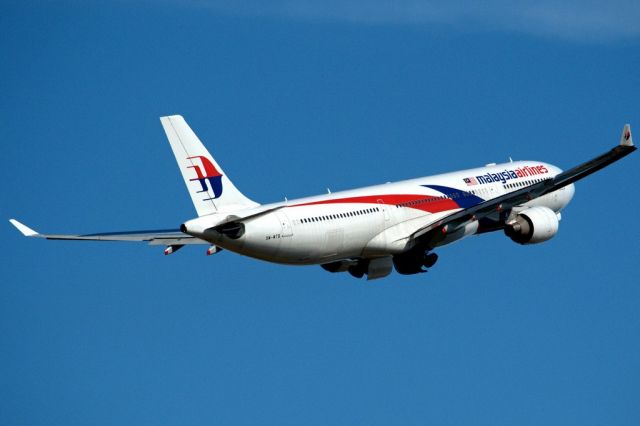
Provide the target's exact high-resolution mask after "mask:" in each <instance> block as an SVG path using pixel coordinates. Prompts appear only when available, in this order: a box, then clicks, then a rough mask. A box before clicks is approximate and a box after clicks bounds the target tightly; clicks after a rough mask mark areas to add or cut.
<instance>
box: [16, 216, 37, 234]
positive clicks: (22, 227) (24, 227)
mask: <svg viewBox="0 0 640 426" xmlns="http://www.w3.org/2000/svg"><path fill="white" fill-rule="evenodd" d="M9 222H11V224H12V225H13V226H15V227H16V228H17V229H18V231H20V232H21V233H22V235H24V236H25V237H37V236H39V235H40V234H38V233H37V232H36V231H34V230H33V229H31V228H29V227H28V226H27V225H25V224H23V223H20V222H18V221H17V220H15V219H9Z"/></svg>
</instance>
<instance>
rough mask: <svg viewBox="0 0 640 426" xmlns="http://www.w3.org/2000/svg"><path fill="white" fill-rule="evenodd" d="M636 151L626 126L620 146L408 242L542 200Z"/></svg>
mask: <svg viewBox="0 0 640 426" xmlns="http://www.w3.org/2000/svg"><path fill="white" fill-rule="evenodd" d="M636 149H637V148H636V147H635V146H634V145H633V139H632V137H631V128H630V127H629V125H628V124H627V125H625V126H624V128H623V130H622V137H621V138H620V144H619V145H618V146H616V147H615V148H613V149H611V150H609V151H607V152H605V153H604V154H602V155H599V156H597V157H596V158H594V159H592V160H589V161H587V162H585V163H582V164H580V165H578V166H576V167H573V168H571V169H569V170H566V171H564V172H562V173H560V174H558V175H556V176H555V177H553V178H550V179H547V180H544V181H542V182H538V183H535V184H532V185H530V186H528V187H526V188H522V189H519V190H517V191H513V192H511V193H508V194H505V195H502V196H500V197H497V198H494V199H491V200H488V201H485V202H484V203H480V204H477V205H475V206H473V207H470V208H467V209H464V210H459V211H457V212H456V213H453V214H451V215H449V216H445V217H443V218H442V219H440V220H438V221H436V222H434V223H431V224H429V225H427V226H425V227H422V228H420V229H418V230H417V231H415V232H414V233H413V234H411V236H410V239H413V240H415V241H417V242H418V244H420V243H427V244H428V242H430V241H431V239H432V238H430V237H433V235H431V234H430V233H432V232H433V231H434V230H440V231H441V233H443V234H445V233H451V232H453V231H455V230H457V229H459V228H460V227H462V226H464V225H466V224H467V223H469V222H471V221H474V220H480V219H483V218H485V217H489V216H491V215H495V214H496V213H500V212H503V211H509V210H511V209H512V208H514V207H516V206H519V205H522V204H524V203H526V202H527V201H531V200H533V199H534V198H538V197H541V196H543V195H545V194H548V193H550V192H553V191H556V190H558V189H560V188H562V187H565V186H567V185H570V184H572V183H573V182H576V181H578V180H580V179H583V178H585V177H587V176H589V175H590V174H592V173H595V172H597V171H598V170H600V169H603V168H604V167H606V166H608V165H610V164H612V163H614V162H616V161H618V160H620V159H621V158H623V157H625V156H627V155H629V154H631V153H632V152H633V151H635V150H636ZM428 234H429V235H428Z"/></svg>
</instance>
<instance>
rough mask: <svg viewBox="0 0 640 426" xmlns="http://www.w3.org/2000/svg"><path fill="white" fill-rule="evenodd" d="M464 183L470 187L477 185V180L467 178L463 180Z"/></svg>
mask: <svg viewBox="0 0 640 426" xmlns="http://www.w3.org/2000/svg"><path fill="white" fill-rule="evenodd" d="M463 180H464V183H466V184H467V186H472V185H477V184H478V180H477V179H476V178H474V177H468V178H464V179H463Z"/></svg>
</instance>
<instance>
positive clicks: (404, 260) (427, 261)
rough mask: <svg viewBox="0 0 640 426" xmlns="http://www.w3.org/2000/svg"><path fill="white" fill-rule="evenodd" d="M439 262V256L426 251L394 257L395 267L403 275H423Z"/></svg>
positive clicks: (411, 252) (414, 251) (415, 251)
mask: <svg viewBox="0 0 640 426" xmlns="http://www.w3.org/2000/svg"><path fill="white" fill-rule="evenodd" d="M437 261H438V255H437V254H435V253H428V252H426V251H424V250H412V251H410V252H407V253H403V254H399V255H396V256H393V266H394V267H395V268H396V271H397V272H398V273H399V274H402V275H412V274H421V273H423V272H427V270H426V269H424V268H431V267H432V266H433V265H435V264H436V262H437Z"/></svg>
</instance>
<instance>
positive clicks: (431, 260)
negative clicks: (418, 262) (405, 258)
mask: <svg viewBox="0 0 640 426" xmlns="http://www.w3.org/2000/svg"><path fill="white" fill-rule="evenodd" d="M437 261H438V255H437V254H435V253H429V254H428V255H426V256H425V257H424V261H423V262H422V264H423V265H424V266H425V267H427V268H431V267H432V266H433V265H435V264H436V262H437Z"/></svg>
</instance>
